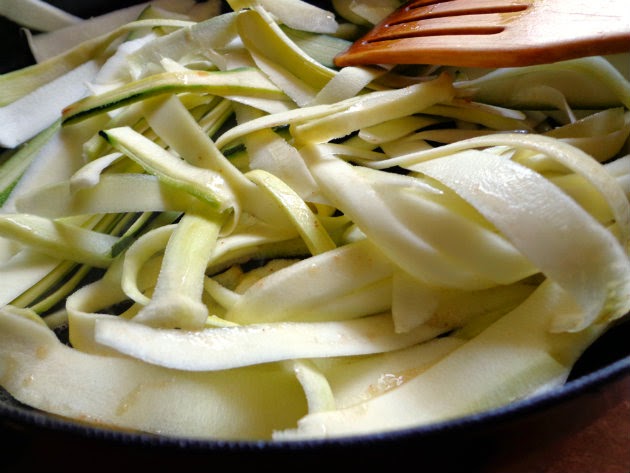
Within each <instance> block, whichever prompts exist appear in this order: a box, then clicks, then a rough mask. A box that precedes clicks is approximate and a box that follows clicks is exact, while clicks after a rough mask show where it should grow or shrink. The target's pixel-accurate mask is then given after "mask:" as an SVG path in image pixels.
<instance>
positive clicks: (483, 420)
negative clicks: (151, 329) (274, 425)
mask: <svg viewBox="0 0 630 473" xmlns="http://www.w3.org/2000/svg"><path fill="white" fill-rule="evenodd" d="M625 378H630V356H626V357H624V358H621V359H619V360H617V361H615V362H613V363H610V364H608V365H606V366H604V367H602V368H599V369H597V370H595V371H593V372H591V373H588V374H585V375H583V376H580V377H578V378H576V379H573V380H570V381H568V382H567V383H566V384H564V385H563V386H561V387H558V388H555V389H552V390H550V391H547V392H544V393H540V394H537V395H534V396H532V397H530V398H527V399H523V400H520V401H515V402H513V403H510V404H507V405H505V406H501V407H497V408H494V409H490V410H487V411H483V412H480V413H477V414H471V415H467V416H464V417H458V418H455V419H451V420H446V421H442V422H436V423H431V424H427V425H421V426H418V427H410V428H405V429H400V430H393V431H387V432H382V433H373V434H365V435H357V436H347V437H338V438H329V439H312V440H296V441H272V440H222V439H205V438H191V437H176V436H159V435H153V434H148V433H135V432H122V431H118V430H114V429H108V428H104V427H100V426H91V425H86V424H82V423H79V422H75V421H73V420H71V419H63V418H59V417H55V416H53V415H51V414H48V413H46V412H43V411H39V410H36V409H32V408H30V407H28V406H22V405H20V404H19V403H16V402H15V401H13V402H9V401H3V400H2V399H0V418H1V419H0V420H4V421H6V420H10V421H13V422H14V423H17V424H19V425H23V426H30V427H34V428H46V429H53V430H55V431H58V432H65V433H69V434H74V435H79V436H81V437H86V438H90V439H92V440H104V441H111V442H115V443H122V444H124V445H128V446H143V447H151V448H155V447H160V448H176V449H186V450H198V451H214V452H220V451H247V450H263V449H264V450H270V451H279V450H294V449H299V450H304V449H307V450H308V449H321V448H325V447H327V446H330V447H347V446H355V447H356V446H360V445H370V444H375V443H378V444H379V445H383V444H384V443H390V442H397V441H400V440H405V439H407V440H408V439H415V440H419V439H423V438H429V437H434V436H437V435H441V434H448V433H453V432H466V431H472V430H473V429H475V428H485V427H490V426H493V425H497V424H501V423H506V422H509V421H512V420H518V419H524V418H527V416H528V415H530V414H535V413H539V412H541V411H544V410H545V409H549V408H553V407H555V406H558V405H562V404H565V403H568V402H570V401H572V400H575V399H578V398H580V397H581V396H584V395H589V394H597V393H598V392H599V391H603V390H604V389H606V387H608V386H609V385H611V384H613V383H615V382H616V381H619V380H622V379H625Z"/></svg>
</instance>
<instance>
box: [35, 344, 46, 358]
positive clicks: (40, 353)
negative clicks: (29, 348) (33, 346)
mask: <svg viewBox="0 0 630 473" xmlns="http://www.w3.org/2000/svg"><path fill="white" fill-rule="evenodd" d="M48 351H49V350H48V347H47V346H46V345H41V346H39V347H37V350H35V356H36V357H37V359H39V360H43V359H44V358H46V357H47V356H48Z"/></svg>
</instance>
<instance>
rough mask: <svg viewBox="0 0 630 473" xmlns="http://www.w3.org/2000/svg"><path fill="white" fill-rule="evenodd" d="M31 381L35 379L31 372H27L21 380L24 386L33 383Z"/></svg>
mask: <svg viewBox="0 0 630 473" xmlns="http://www.w3.org/2000/svg"><path fill="white" fill-rule="evenodd" d="M33 381H35V376H34V375H32V374H29V375H28V376H26V377H25V378H24V379H23V380H22V386H23V387H25V388H26V387H28V386H30V385H31V384H33Z"/></svg>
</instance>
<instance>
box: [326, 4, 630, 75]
mask: <svg viewBox="0 0 630 473" xmlns="http://www.w3.org/2000/svg"><path fill="white" fill-rule="evenodd" d="M625 51H630V0H415V1H411V2H409V3H407V4H405V5H403V6H402V7H400V8H399V9H398V10H396V11H395V12H394V13H392V14H391V15H390V16H389V17H388V18H386V19H385V20H384V21H382V22H381V23H379V24H378V25H376V26H375V27H374V28H373V29H372V30H371V31H370V32H369V33H368V34H366V35H365V36H363V37H362V38H360V39H359V40H357V41H356V42H355V43H354V44H353V45H352V46H351V47H350V48H349V49H348V51H346V52H344V53H342V54H340V55H339V56H337V58H336V60H335V62H336V64H337V66H340V67H341V66H351V65H355V66H356V65H366V64H442V65H453V66H470V67H511V66H527V65H533V64H544V63H550V62H556V61H559V60H564V59H573V58H576V57H581V56H594V55H604V54H613V53H620V52H625Z"/></svg>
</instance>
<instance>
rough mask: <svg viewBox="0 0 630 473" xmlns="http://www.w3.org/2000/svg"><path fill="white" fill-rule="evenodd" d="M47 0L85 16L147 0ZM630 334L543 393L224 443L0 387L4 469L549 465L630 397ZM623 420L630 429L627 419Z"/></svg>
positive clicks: (491, 468)
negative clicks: (355, 429) (327, 434)
mask: <svg viewBox="0 0 630 473" xmlns="http://www.w3.org/2000/svg"><path fill="white" fill-rule="evenodd" d="M50 3H52V4H54V5H56V6H59V7H62V8H64V9H65V10H67V11H69V12H71V13H73V14H76V15H78V16H81V17H86V18H87V17H89V16H92V15H98V14H102V13H105V12H106V11H109V10H113V9H116V8H121V7H124V6H129V5H131V4H134V3H140V2H139V1H138V0H94V1H87V0H83V1H82V2H77V1H70V0H68V1H61V0H58V1H50ZM317 3H318V4H319V5H322V6H324V7H328V8H329V7H330V5H329V4H327V3H326V2H317ZM0 41H2V44H4V45H8V46H9V47H5V48H2V50H1V51H0V73H2V72H7V71H9V70H12V69H16V68H19V67H23V66H26V65H28V64H30V63H31V62H32V61H33V59H32V57H31V55H30V52H29V51H28V47H27V45H26V41H25V38H24V35H23V34H22V33H21V32H20V29H19V27H18V26H17V25H15V24H13V23H11V22H9V21H8V20H6V19H5V18H0ZM0 126H1V125H0ZM629 340H630V321H629V319H628V317H625V318H624V319H622V320H621V322H620V323H618V324H617V325H616V326H614V327H612V328H611V329H610V330H609V331H608V332H607V333H606V334H604V335H603V336H602V337H601V338H600V339H599V340H597V341H596V342H595V343H594V344H593V345H592V346H591V347H590V348H589V349H588V350H587V351H586V352H585V353H584V354H583V356H582V357H581V358H580V359H579V361H578V362H577V363H576V365H575V366H574V369H573V371H572V373H571V376H570V378H569V380H568V382H567V383H566V384H565V385H564V386H563V387H561V388H559V389H555V390H552V391H550V392H547V393H545V394H540V395H537V396H535V397H532V398H529V399H526V400H523V401H518V402H514V403H513V404H510V405H508V406H504V407H501V408H497V409H493V410H490V411H486V412H483V413H479V414H475V415H471V416H467V417H463V418H459V419H455V420H450V421H446V422H440V423H436V424H431V425H427V426H420V427H417V428H410V429H406V430H401V431H396V432H388V433H381V434H371V435H366V436H361V437H350V438H340V439H331V440H313V441H297V442H290V443H289V442H267V441H222V440H205V439H204V440H200V439H194V438H171V437H160V436H155V435H149V434H140V433H130V432H120V431H113V430H109V429H106V428H101V427H94V426H91V425H86V424H81V423H78V422H75V421H69V420H65V419H61V418H58V417H54V416H51V415H49V414H46V413H42V412H39V411H35V410H32V409H30V408H29V407H27V406H24V405H21V404H20V403H18V402H17V401H15V400H14V399H12V398H11V397H10V396H9V395H8V394H7V393H6V392H4V391H2V390H0V437H1V439H2V441H1V442H0V453H1V455H0V470H2V471H5V472H13V471H16V472H17V471H63V472H73V471H77V472H78V471H81V472H86V471H90V472H99V471H107V472H110V471H137V470H138V469H140V468H142V469H143V471H171V470H175V469H177V470H184V471H186V470H190V471H258V470H262V471H294V472H302V471H323V472H325V471H326V470H325V469H326V468H330V469H334V470H335V471H339V470H340V469H341V468H351V469H352V470H353V471H360V470H361V469H364V468H369V469H370V470H373V471H374V469H376V471H378V469H383V470H385V469H386V470H387V471H390V470H393V469H397V468H410V467H411V468H413V470H414V471H418V472H447V471H448V472H464V471H465V472H473V471H480V472H481V471H484V472H503V471H509V472H511V473H519V472H533V471H551V470H547V469H545V468H544V466H543V465H545V458H544V452H548V451H549V448H551V447H553V446H554V445H559V444H561V442H562V440H563V439H565V438H567V436H570V435H572V434H574V433H576V432H579V431H580V430H581V429H583V428H584V427H586V426H589V425H590V424H592V423H593V422H594V421H595V420H597V419H599V418H600V417H601V416H602V415H603V414H604V413H606V412H609V411H610V410H611V409H612V408H615V407H617V406H625V405H627V404H628V403H630V343H629ZM279 402H281V400H279ZM625 412H626V413H627V412H628V411H627V410H626V411H625ZM626 415H627V414H626ZM625 425H626V428H628V429H630V422H628V423H626V424H625ZM622 435H625V443H624V440H623V439H621V440H620V441H621V446H622V449H623V448H624V445H625V446H626V447H627V449H626V450H627V451H626V452H625V457H624V452H621V460H620V459H615V460H614V461H615V462H617V463H615V465H616V466H613V465H612V464H611V465H605V464H602V465H599V466H600V467H601V469H598V470H597V471H598V472H602V473H609V472H610V473H616V472H619V473H621V472H622V471H627V470H628V469H630V432H622ZM541 452H543V453H541ZM541 455H542V456H541ZM624 461H625V462H626V463H625V464H619V462H621V463H623V462H624ZM407 465H409V466H407ZM617 467H618V468H619V469H615V468H617ZM623 468H625V469H623ZM593 471H596V470H593Z"/></svg>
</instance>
